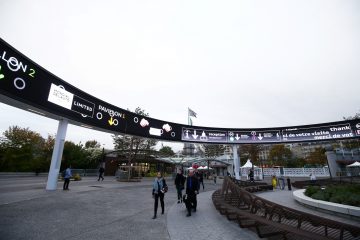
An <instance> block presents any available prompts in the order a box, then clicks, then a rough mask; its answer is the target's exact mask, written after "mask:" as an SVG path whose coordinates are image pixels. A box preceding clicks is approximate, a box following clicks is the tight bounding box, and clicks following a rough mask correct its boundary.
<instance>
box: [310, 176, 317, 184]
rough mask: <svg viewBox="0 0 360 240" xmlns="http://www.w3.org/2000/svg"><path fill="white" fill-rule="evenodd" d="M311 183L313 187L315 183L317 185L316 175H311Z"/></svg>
mask: <svg viewBox="0 0 360 240" xmlns="http://www.w3.org/2000/svg"><path fill="white" fill-rule="evenodd" d="M310 183H311V184H312V185H315V183H316V176H315V174H314V173H310Z"/></svg>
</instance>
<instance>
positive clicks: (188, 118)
mask: <svg viewBox="0 0 360 240" xmlns="http://www.w3.org/2000/svg"><path fill="white" fill-rule="evenodd" d="M189 112H190V111H189V107H188V125H190V114H189Z"/></svg>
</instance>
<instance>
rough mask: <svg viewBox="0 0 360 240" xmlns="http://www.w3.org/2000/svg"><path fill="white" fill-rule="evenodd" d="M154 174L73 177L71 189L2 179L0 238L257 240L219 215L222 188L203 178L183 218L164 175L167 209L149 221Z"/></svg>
mask: <svg viewBox="0 0 360 240" xmlns="http://www.w3.org/2000/svg"><path fill="white" fill-rule="evenodd" d="M152 181H153V179H143V180H142V181H141V182H132V183H127V182H117V181H116V180H115V179H114V178H113V177H111V178H110V177H105V180H104V181H103V182H98V181H96V178H94V177H85V178H83V180H82V181H78V182H73V181H72V182H71V183H70V186H69V188H70V190H69V191H63V190H62V182H59V183H58V190H56V191H46V190H45V186H46V178H45V177H29V178H24V177H22V178H1V179H0V239H12V240H17V239H37V240H38V239H40V240H41V239H44V240H45V239H54V240H57V239H86V240H92V239H114V240H115V239H144V240H145V239H146V240H148V239H169V240H171V239H194V237H195V239H197V240H198V239H208V240H213V239H214V240H215V239H257V237H256V235H255V234H254V233H252V232H248V230H246V229H245V230H243V229H241V228H239V227H238V226H237V225H236V224H235V223H232V222H229V221H228V220H227V219H226V218H225V217H224V216H221V215H220V214H219V213H218V212H217V211H216V209H215V208H214V206H213V203H212V201H211V194H212V192H213V191H214V190H215V189H218V188H220V187H221V181H219V183H218V185H214V184H213V183H211V182H210V181H205V190H206V191H204V190H201V191H200V194H199V195H198V212H196V213H194V214H193V216H191V217H188V218H187V217H186V211H185V206H184V204H177V199H176V190H175V187H174V186H173V183H172V180H171V179H169V180H167V182H168V185H169V192H168V193H167V194H166V196H165V214H164V215H161V214H160V211H158V218H157V219H155V220H153V219H151V218H152V215H153V206H154V200H153V199H152V197H151V189H152Z"/></svg>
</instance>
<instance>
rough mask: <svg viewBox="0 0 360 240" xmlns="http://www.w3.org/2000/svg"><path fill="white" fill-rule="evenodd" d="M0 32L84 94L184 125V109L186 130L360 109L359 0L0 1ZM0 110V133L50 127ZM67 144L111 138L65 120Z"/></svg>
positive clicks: (279, 122) (320, 118) (52, 128)
mask: <svg viewBox="0 0 360 240" xmlns="http://www.w3.org/2000/svg"><path fill="white" fill-rule="evenodd" d="M0 34H1V37H2V38H3V39H4V40H5V41H7V42H8V43H10V44H11V45H12V46H13V47H15V48H16V49H18V50H19V51H21V52H22V53H23V54H25V55H26V56H28V57H29V58H30V59H32V60H33V61H35V62H36V63H38V64H39V65H40V66H42V67H44V68H45V69H47V70H48V71H50V72H52V73H53V74H55V75H56V76H58V77H60V78H62V79H63V80H65V81H67V82H68V83H70V84H72V85H74V86H76V87H78V88H80V89H82V90H84V91H85V92H87V93H89V94H91V95H93V96H95V97H97V98H100V99H102V100H104V101H107V102H109V103H111V104H113V105H116V106H118V107H120V108H124V109H130V110H132V111H133V110H134V109H135V108H136V107H138V106H140V107H141V108H143V109H145V110H146V112H148V113H149V114H150V116H151V117H153V118H157V119H162V120H166V121H171V122H177V123H185V124H186V123H187V108H188V107H190V108H191V109H192V110H194V111H195V112H196V113H197V114H198V117H197V118H196V119H194V120H193V122H194V125H200V126H209V127H231V128H258V127H279V126H292V125H302V124H313V123H322V122H331V121H338V120H342V117H343V116H351V115H355V113H356V112H359V111H360V94H359V91H360V1H358V0H353V1H350V0H339V1H334V0H322V1H320V0H301V1H300V0H299V1H292V0H283V1H270V0H261V1H260V0H251V1H250V0H249V1H241V0H234V1H226V0H224V1H210V0H204V1H194V0H191V1H186V0H185V1H184V0H181V1H169V0H166V1H165V0H164V1H145V0H143V1H134V0H123V1H121V0H107V1H95V0H76V1H74V0H62V1H46V0H43V1H40V0H32V1H27V0H2V1H0ZM0 116H1V117H0V132H1V133H2V132H4V131H5V130H6V129H8V128H9V126H13V125H18V126H21V127H29V128H30V129H31V130H34V131H37V132H40V133H41V134H42V135H43V136H44V137H46V136H47V134H55V133H56V131H57V122H56V121H55V120H51V119H47V118H44V117H41V116H38V115H35V114H32V113H28V112H26V111H23V110H18V109H15V108H13V107H10V106H7V105H4V104H1V103H0ZM66 139H67V140H71V141H74V142H75V143H78V142H79V141H81V142H83V143H84V142H85V141H86V140H92V139H96V140H97V141H99V142H101V143H102V144H105V146H106V147H107V148H112V138H111V135H110V134H107V133H101V132H97V131H94V130H89V129H85V128H80V127H76V126H69V127H68V132H67V138H66ZM164 145H169V144H168V143H164ZM171 146H172V147H174V148H175V150H179V149H180V148H181V147H180V145H179V144H178V145H171Z"/></svg>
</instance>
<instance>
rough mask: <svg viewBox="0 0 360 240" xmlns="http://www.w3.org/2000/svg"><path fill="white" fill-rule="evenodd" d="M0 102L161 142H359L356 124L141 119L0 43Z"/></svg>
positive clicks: (349, 122) (341, 122) (51, 116)
mask: <svg viewBox="0 0 360 240" xmlns="http://www.w3.org/2000/svg"><path fill="white" fill-rule="evenodd" d="M0 101H1V102H4V103H6V104H9V105H12V106H14V107H18V108H21V109H24V110H27V111H31V112H35V113H39V114H42V115H45V116H47V117H50V118H54V119H63V118H66V119H69V121H70V123H72V124H76V125H79V126H86V127H89V128H94V129H97V130H101V131H106V132H111V133H115V134H116V133H120V134H121V133H123V134H129V135H134V136H140V137H146V138H155V139H159V140H165V141H178V142H198V143H220V144H245V143H246V144H251V143H257V144H261V143H287V142H301V141H323V140H333V139H347V138H358V137H360V120H349V121H340V122H331V123H323V124H314V125H306V126H291V127H279V128H253V129H249V128H246V129H244V128H237V129H228V128H210V127H200V126H189V125H183V124H177V123H172V122H167V121H163V120H158V119H153V118H150V117H145V116H141V115H138V114H135V113H133V112H129V111H127V110H125V109H122V108H119V107H116V106H114V105H112V104H110V103H107V102H104V101H102V100H100V99H97V98H96V97H93V96H91V95H90V94H88V93H85V92H83V91H82V90H80V89H78V88H76V87H74V86H72V85H70V84H68V83H67V82H65V81H63V80H62V79H60V78H58V77H56V76H55V75H53V74H52V73H50V72H48V71H47V70H45V69H44V68H42V67H40V66H39V65H38V64H36V63H35V62H33V61H31V60H30V59H29V58H27V57H26V56H24V55H23V54H21V53H20V52H19V51H17V50H16V49H14V48H13V47H12V46H10V45H9V44H8V43H6V42H5V41H4V40H2V39H0ZM4 115H5V114H2V116H4Z"/></svg>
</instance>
